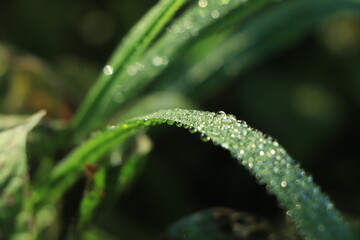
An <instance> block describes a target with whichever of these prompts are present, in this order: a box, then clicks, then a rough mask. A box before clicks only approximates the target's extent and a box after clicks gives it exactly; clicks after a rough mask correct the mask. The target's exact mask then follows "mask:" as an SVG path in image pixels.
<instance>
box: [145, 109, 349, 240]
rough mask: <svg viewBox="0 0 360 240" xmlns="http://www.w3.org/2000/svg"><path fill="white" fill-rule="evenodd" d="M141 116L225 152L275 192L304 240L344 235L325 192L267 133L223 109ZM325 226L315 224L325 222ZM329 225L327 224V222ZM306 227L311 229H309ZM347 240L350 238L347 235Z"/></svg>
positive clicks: (338, 215) (344, 236)
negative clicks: (181, 130) (303, 233)
mask: <svg viewBox="0 0 360 240" xmlns="http://www.w3.org/2000/svg"><path fill="white" fill-rule="evenodd" d="M146 119H148V120H151V121H153V122H154V123H168V124H169V125H175V126H177V127H183V128H186V129H187V130H188V131H189V132H190V133H199V134H200V138H201V139H202V140H203V141H205V142H207V141H212V142H213V143H214V144H216V145H220V146H221V147H223V148H225V149H227V150H229V151H230V153H231V155H232V156H233V157H234V158H236V159H237V160H238V162H239V163H240V164H241V165H243V166H245V167H246V168H247V169H248V170H249V171H250V172H251V173H252V174H253V175H254V176H256V179H257V180H258V182H259V183H260V184H265V185H266V189H267V190H268V192H269V193H270V194H275V195H276V196H277V198H278V201H279V204H280V205H281V207H282V208H284V209H285V210H286V215H288V216H289V217H291V218H292V219H293V221H294V222H295V223H296V224H297V225H298V226H299V228H300V229H307V232H312V235H307V238H309V239H347V238H346V235H347V234H349V232H350V231H349V229H348V226H347V224H346V223H345V221H344V220H343V218H342V216H341V215H340V213H339V212H338V211H337V210H336V209H335V208H334V206H333V204H332V203H331V202H330V200H329V199H328V197H327V196H326V195H325V194H324V193H322V192H321V190H320V189H319V187H318V186H316V185H315V184H314V182H313V179H312V177H311V176H310V175H308V174H306V173H305V172H304V171H303V170H302V169H301V168H300V165H299V164H297V163H296V162H295V161H294V160H293V159H292V158H291V157H290V156H289V155H288V154H287V153H286V151H285V150H284V148H283V147H282V146H280V144H279V143H278V142H277V141H275V140H274V139H272V138H271V137H269V136H267V135H264V134H263V133H261V132H260V131H258V130H255V129H253V128H251V127H250V126H248V124H247V123H246V122H244V121H241V120H237V119H236V117H235V116H234V115H231V114H226V113H225V112H223V111H219V112H217V113H211V112H202V111H196V110H181V109H176V110H165V111H160V112H157V113H155V114H152V115H148V116H147V117H146ZM324 221H325V223H326V224H325V225H319V224H318V223H319V222H324ZM330 226H331V227H330ZM309 230H311V231H309ZM349 239H351V237H349Z"/></svg>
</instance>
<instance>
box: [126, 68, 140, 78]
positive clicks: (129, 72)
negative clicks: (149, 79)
mask: <svg viewBox="0 0 360 240" xmlns="http://www.w3.org/2000/svg"><path fill="white" fill-rule="evenodd" d="M137 72H138V68H137V67H136V66H135V65H132V66H130V67H128V68H127V73H128V74H129V75H130V76H135V75H136V74H137Z"/></svg>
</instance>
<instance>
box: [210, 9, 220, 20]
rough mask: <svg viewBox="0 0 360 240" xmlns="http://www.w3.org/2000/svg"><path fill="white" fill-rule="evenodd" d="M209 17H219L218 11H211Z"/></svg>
mask: <svg viewBox="0 0 360 240" xmlns="http://www.w3.org/2000/svg"><path fill="white" fill-rule="evenodd" d="M211 17H212V18H214V19H217V18H219V17H220V12H219V11H218V10H213V11H211Z"/></svg>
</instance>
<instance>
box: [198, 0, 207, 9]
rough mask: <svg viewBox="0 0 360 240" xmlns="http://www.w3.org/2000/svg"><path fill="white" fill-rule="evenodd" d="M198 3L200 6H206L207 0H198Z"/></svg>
mask: <svg viewBox="0 0 360 240" xmlns="http://www.w3.org/2000/svg"><path fill="white" fill-rule="evenodd" d="M198 5H199V7H201V8H206V7H207V5H208V1H207V0H199V2H198Z"/></svg>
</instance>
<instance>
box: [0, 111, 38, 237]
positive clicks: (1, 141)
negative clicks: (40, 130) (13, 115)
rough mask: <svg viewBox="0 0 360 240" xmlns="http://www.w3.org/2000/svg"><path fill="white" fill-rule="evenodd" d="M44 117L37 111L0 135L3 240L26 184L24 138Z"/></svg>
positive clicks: (20, 202)
mask: <svg viewBox="0 0 360 240" xmlns="http://www.w3.org/2000/svg"><path fill="white" fill-rule="evenodd" d="M44 115H45V112H44V111H41V112H39V113H37V114H35V115H33V116H31V117H30V118H28V119H27V120H26V121H24V122H23V123H22V124H20V125H16V126H13V127H11V128H8V129H7V130H5V131H2V132H0V232H2V235H4V236H6V234H7V233H9V232H10V229H13V228H14V227H15V224H16V218H17V214H18V213H19V212H20V211H21V210H22V206H23V202H24V199H27V198H28V197H29V196H28V194H29V193H26V189H27V185H28V184H29V179H28V175H27V174H28V172H27V163H26V137H27V135H28V133H29V132H30V131H31V129H32V128H33V127H34V126H35V125H36V124H37V123H38V122H39V121H40V119H41V118H42V117H43V116H44Z"/></svg>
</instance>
